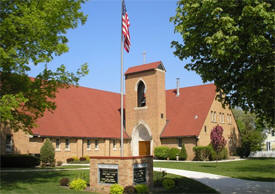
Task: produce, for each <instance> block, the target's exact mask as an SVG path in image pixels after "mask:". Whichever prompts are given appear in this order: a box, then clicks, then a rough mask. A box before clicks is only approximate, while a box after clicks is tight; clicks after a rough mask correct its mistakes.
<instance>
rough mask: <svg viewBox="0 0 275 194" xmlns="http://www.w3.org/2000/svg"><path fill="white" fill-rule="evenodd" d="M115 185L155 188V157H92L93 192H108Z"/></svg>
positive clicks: (91, 183)
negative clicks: (142, 185)
mask: <svg viewBox="0 0 275 194" xmlns="http://www.w3.org/2000/svg"><path fill="white" fill-rule="evenodd" d="M113 184H119V185H121V186H123V187H125V186H128V185H136V184H147V185H148V187H149V188H151V187H152V186H153V156H131V157H112V156H111V157H110V156H91V157H90V188H91V191H97V192H107V193H109V191H110V187H111V186H112V185H113Z"/></svg>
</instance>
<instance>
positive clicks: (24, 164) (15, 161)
mask: <svg viewBox="0 0 275 194" xmlns="http://www.w3.org/2000/svg"><path fill="white" fill-rule="evenodd" d="M39 164H40V159H39V158H38V157H35V156H32V155H20V154H8V155H1V168H33V167H35V166H38V165H39Z"/></svg>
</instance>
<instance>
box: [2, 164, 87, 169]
mask: <svg viewBox="0 0 275 194" xmlns="http://www.w3.org/2000/svg"><path fill="white" fill-rule="evenodd" d="M72 168H90V166H87V165H81V164H79V165H66V166H55V167H43V168H41V167H35V168H0V169H1V170H33V169H35V170H36V169H72Z"/></svg>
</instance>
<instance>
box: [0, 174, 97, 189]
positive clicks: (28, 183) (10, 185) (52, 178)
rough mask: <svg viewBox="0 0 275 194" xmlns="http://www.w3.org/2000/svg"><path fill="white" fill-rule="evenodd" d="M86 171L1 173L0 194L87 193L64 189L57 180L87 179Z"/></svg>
mask: <svg viewBox="0 0 275 194" xmlns="http://www.w3.org/2000/svg"><path fill="white" fill-rule="evenodd" d="M89 172H90V171H88V170H79V171H51V172H18V173H15V172H12V173H11V172H10V173H4V172H2V173H1V175H0V178H1V179H0V180H1V183H0V190H1V194H6V193H8V194H17V193H23V194H24V193H28V194H30V193H37V194H51V193H54V194H56V193H57V194H58V193H60V194H61V193H62V194H63V193H68V194H76V193H89V194H92V193H91V192H85V191H74V190H71V189H68V188H66V187H61V186H59V180H60V179H61V178H63V177H67V178H69V179H70V180H73V179H74V178H77V177H79V176H85V177H86V178H88V177H89Z"/></svg>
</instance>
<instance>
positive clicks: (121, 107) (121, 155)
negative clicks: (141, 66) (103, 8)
mask: <svg viewBox="0 0 275 194" xmlns="http://www.w3.org/2000/svg"><path fill="white" fill-rule="evenodd" d="M122 4H123V0H121V30H120V31H121V53H120V57H121V58H120V62H121V66H120V68H121V71H120V73H121V74H120V142H121V148H120V157H123V155H124V153H123V152H124V146H123V145H124V144H123V130H124V127H123V115H124V111H123V34H122V11H123V10H122V9H123V6H122Z"/></svg>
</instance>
